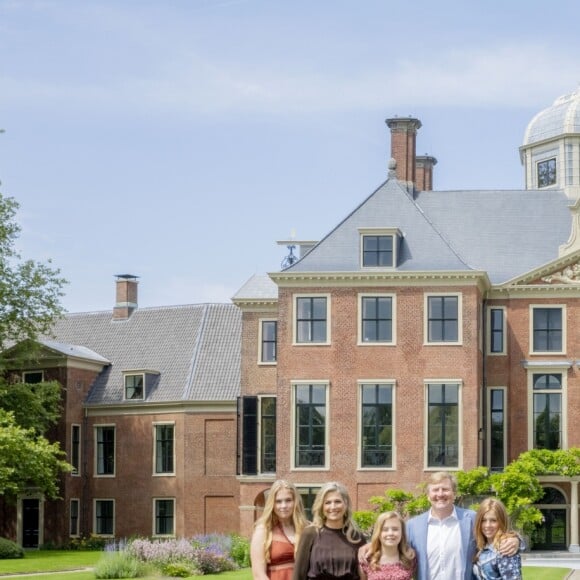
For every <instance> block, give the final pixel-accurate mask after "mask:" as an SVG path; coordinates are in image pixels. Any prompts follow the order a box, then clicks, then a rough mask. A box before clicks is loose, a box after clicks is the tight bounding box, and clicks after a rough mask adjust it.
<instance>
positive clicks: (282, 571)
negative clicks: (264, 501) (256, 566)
mask: <svg viewBox="0 0 580 580" xmlns="http://www.w3.org/2000/svg"><path fill="white" fill-rule="evenodd" d="M293 570H294V544H293V543H292V542H291V541H290V540H289V539H288V538H287V536H286V534H285V533H284V531H283V530H282V528H281V527H280V526H276V527H275V528H274V529H273V530H272V545H271V547H270V563H269V564H268V567H267V570H266V572H267V574H268V578H270V580H292V572H293Z"/></svg>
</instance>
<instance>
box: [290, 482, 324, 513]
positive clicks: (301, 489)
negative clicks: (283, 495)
mask: <svg viewBox="0 0 580 580" xmlns="http://www.w3.org/2000/svg"><path fill="white" fill-rule="evenodd" d="M296 491H298V493H299V494H300V497H301V498H302V505H303V506H304V512H305V514H306V519H307V520H308V521H309V522H311V521H312V520H313V518H314V514H313V513H312V506H313V505H314V500H315V499H316V495H317V494H318V492H319V491H320V484H312V485H309V484H307V483H301V484H298V485H296Z"/></svg>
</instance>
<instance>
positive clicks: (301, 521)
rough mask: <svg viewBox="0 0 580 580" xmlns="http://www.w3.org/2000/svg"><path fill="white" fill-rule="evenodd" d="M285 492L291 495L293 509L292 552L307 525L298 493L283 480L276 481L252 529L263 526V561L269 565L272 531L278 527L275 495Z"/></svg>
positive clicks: (293, 486)
mask: <svg viewBox="0 0 580 580" xmlns="http://www.w3.org/2000/svg"><path fill="white" fill-rule="evenodd" d="M283 490H287V491H289V492H290V493H291V494H292V498H293V499H294V509H293V511H292V525H293V526H294V551H296V546H298V540H299V539H300V534H301V533H302V530H303V529H304V528H305V527H306V525H307V524H308V521H307V520H306V515H305V514H304V506H303V504H302V498H301V497H300V494H299V493H298V491H297V489H296V487H295V485H294V484H293V483H291V482H289V481H286V480H285V479H278V480H276V481H275V482H274V483H273V484H272V486H271V487H270V490H269V493H268V495H267V497H266V503H265V504H264V511H263V512H262V515H261V516H260V518H259V519H258V520H256V523H255V524H254V527H257V526H260V525H262V526H264V530H265V532H266V535H265V540H264V560H265V562H266V563H270V549H271V547H272V530H273V529H274V528H275V527H276V526H277V525H278V523H279V520H278V516H277V515H276V514H275V513H274V504H275V501H276V495H278V492H279V491H283Z"/></svg>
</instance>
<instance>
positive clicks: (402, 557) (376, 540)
mask: <svg viewBox="0 0 580 580" xmlns="http://www.w3.org/2000/svg"><path fill="white" fill-rule="evenodd" d="M393 518H394V519H397V520H399V523H400V524H401V541H400V542H399V546H398V549H399V561H400V562H401V564H402V565H403V567H405V568H407V570H411V569H413V567H414V564H415V550H413V548H411V546H409V544H408V543H407V531H406V530H405V521H404V520H403V518H402V517H401V515H400V514H399V513H398V512H395V511H390V512H384V513H382V514H381V515H380V516H379V517H378V518H377V521H376V522H375V527H374V528H373V535H372V536H371V548H370V550H371V558H370V564H369V565H370V568H371V570H378V569H379V568H380V565H379V560H380V559H381V555H382V548H383V546H382V543H381V532H382V531H383V525H384V523H385V522H386V521H387V520H391V519H393Z"/></svg>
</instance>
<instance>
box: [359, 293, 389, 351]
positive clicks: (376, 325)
mask: <svg viewBox="0 0 580 580" xmlns="http://www.w3.org/2000/svg"><path fill="white" fill-rule="evenodd" d="M373 303H374V304H373ZM387 303H388V306H386V304H387ZM393 303H394V300H393V297H392V296H380V295H377V296H370V295H368V296H367V295H365V296H361V301H360V305H361V342H362V343H364V344H372V343H386V344H391V343H392V342H393V319H394V315H393ZM385 308H387V309H388V311H389V312H388V315H387V313H386V312H385Z"/></svg>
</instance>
